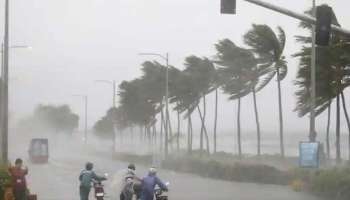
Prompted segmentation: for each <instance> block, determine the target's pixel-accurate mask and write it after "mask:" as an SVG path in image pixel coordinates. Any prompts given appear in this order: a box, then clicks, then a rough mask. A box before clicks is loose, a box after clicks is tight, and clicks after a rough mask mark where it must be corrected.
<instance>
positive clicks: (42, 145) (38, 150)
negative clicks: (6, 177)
mask: <svg viewBox="0 0 350 200" xmlns="http://www.w3.org/2000/svg"><path fill="white" fill-rule="evenodd" d="M28 153H29V159H30V161H31V162H32V163H39V164H44V163H47V162H48V161H49V140H48V139H45V138H33V139H32V140H31V142H30V146H29V150H28Z"/></svg>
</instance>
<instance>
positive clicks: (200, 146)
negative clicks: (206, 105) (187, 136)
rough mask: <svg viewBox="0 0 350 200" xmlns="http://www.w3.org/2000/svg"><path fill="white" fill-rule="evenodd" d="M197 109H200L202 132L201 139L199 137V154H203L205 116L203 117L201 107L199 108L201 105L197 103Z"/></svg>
mask: <svg viewBox="0 0 350 200" xmlns="http://www.w3.org/2000/svg"><path fill="white" fill-rule="evenodd" d="M197 110H198V114H199V118H200V120H201V132H200V139H199V154H200V155H202V152H203V136H204V135H203V132H204V126H203V117H202V113H201V109H200V108H199V105H197Z"/></svg>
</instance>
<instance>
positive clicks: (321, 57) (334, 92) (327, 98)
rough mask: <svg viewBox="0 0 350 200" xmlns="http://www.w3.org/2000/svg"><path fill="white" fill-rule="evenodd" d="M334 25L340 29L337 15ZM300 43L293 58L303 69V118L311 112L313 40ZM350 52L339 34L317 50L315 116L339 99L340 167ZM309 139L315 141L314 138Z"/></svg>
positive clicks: (300, 83) (299, 93)
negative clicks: (342, 119)
mask: <svg viewBox="0 0 350 200" xmlns="http://www.w3.org/2000/svg"><path fill="white" fill-rule="evenodd" d="M306 13H308V14H310V13H311V11H307V12H306ZM332 23H333V24H337V25H339V23H338V21H337V19H336V17H335V15H333V22H332ZM301 27H303V28H305V29H307V30H308V31H311V24H308V23H301ZM297 41H299V42H301V43H302V44H303V47H302V49H301V50H300V52H298V53H297V54H295V55H294V56H295V57H298V58H299V59H300V64H299V65H300V68H299V71H298V75H297V81H296V85H298V86H299V88H300V89H299V91H297V93H296V94H297V97H298V104H297V107H296V110H297V111H298V113H299V116H304V115H305V114H307V113H308V112H309V111H310V63H311V57H310V55H311V38H310V37H305V36H297ZM349 50H350V45H349V43H348V38H343V37H341V36H339V35H338V34H333V36H332V39H331V42H330V45H329V46H328V47H317V48H316V61H317V63H316V64H317V70H316V80H318V82H317V85H316V94H317V95H316V114H320V113H322V112H323V111H324V110H326V109H327V108H330V104H331V102H332V99H334V98H335V99H336V108H337V109H336V158H337V162H338V163H339V162H340V161H341V148H340V100H341V96H342V93H343V91H344V89H345V88H347V87H348V86H349V84H350V80H349V76H350V71H349V65H350V54H349V53H348V52H349ZM344 98H345V97H344ZM344 102H345V99H344V100H343V103H344ZM343 110H344V113H345V117H346V118H347V122H348V124H349V121H348V117H347V111H346V107H345V104H343ZM329 112H330V111H329ZM329 116H330V114H329ZM349 126H350V125H349ZM349 136H350V129H349ZM328 138H329V137H328ZM310 139H312V140H315V138H310ZM327 143H329V141H327ZM349 148H350V140H349Z"/></svg>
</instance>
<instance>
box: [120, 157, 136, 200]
mask: <svg viewBox="0 0 350 200" xmlns="http://www.w3.org/2000/svg"><path fill="white" fill-rule="evenodd" d="M135 170H136V167H135V165H134V164H129V165H128V169H127V171H126V174H125V176H124V177H123V186H122V191H121V193H120V200H132V197H133V195H136V199H140V192H141V191H140V189H139V188H140V185H141V179H140V178H138V177H137V176H136V174H135Z"/></svg>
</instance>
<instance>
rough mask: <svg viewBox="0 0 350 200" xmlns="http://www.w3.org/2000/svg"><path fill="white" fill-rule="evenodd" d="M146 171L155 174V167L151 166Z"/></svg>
mask: <svg viewBox="0 0 350 200" xmlns="http://www.w3.org/2000/svg"><path fill="white" fill-rule="evenodd" d="M148 173H149V174H150V175H156V174H157V169H156V168H155V167H151V168H149V170H148Z"/></svg>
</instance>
